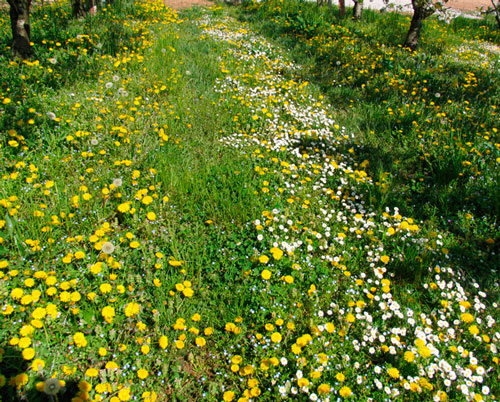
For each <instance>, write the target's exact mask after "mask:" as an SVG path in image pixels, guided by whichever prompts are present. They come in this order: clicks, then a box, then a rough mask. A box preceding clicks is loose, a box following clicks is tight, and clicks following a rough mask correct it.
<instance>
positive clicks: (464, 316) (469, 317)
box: [460, 313, 474, 324]
mask: <svg viewBox="0 0 500 402" xmlns="http://www.w3.org/2000/svg"><path fill="white" fill-rule="evenodd" d="M460 318H461V319H462V321H463V322H465V323H467V324H469V323H471V322H472V321H474V316H473V315H472V314H470V313H463V314H461V315H460Z"/></svg>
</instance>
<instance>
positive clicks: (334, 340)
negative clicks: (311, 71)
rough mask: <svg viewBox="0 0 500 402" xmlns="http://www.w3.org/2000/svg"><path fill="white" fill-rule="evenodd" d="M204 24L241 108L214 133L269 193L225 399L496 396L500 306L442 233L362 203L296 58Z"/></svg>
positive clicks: (346, 140)
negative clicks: (456, 258)
mask: <svg viewBox="0 0 500 402" xmlns="http://www.w3.org/2000/svg"><path fill="white" fill-rule="evenodd" d="M200 26H201V27H202V29H203V37H205V36H208V37H210V38H211V39H213V40H216V41H223V42H225V43H227V44H229V45H230V46H229V48H228V50H227V52H226V54H225V56H226V58H224V59H223V60H221V61H220V68H221V71H222V72H223V73H224V77H223V78H221V79H220V80H219V81H218V82H217V84H216V90H217V91H218V92H219V93H220V94H221V100H222V99H224V100H225V101H226V102H229V103H230V104H234V105H240V106H241V105H243V106H244V107H246V108H247V110H248V115H247V116H246V119H243V118H242V116H240V115H235V116H234V122H235V125H234V126H235V131H234V133H233V134H232V135H229V136H227V137H225V138H224V139H223V140H222V141H223V142H224V143H225V144H226V145H227V146H230V147H235V148H238V149H239V150H241V151H242V152H244V153H246V155H247V156H248V157H249V158H251V159H252V160H253V161H254V163H255V167H254V171H255V175H256V178H257V179H258V180H259V181H260V182H261V186H260V189H259V190H257V191H256V195H258V196H259V197H262V199H263V200H264V202H265V205H267V206H268V208H266V209H265V210H264V211H262V214H261V216H259V217H257V218H256V219H255V220H254V221H253V225H254V227H255V231H256V233H257V239H258V241H259V246H258V247H257V250H256V254H255V256H254V261H255V262H256V265H255V267H254V269H253V271H252V273H250V275H253V276H254V277H256V278H258V279H259V280H260V284H258V285H256V286H255V288H254V289H253V291H254V292H255V293H256V294H258V296H256V299H255V303H256V306H253V307H252V308H251V309H250V317H248V318H244V321H245V319H248V321H249V322H248V323H247V326H248V327H249V331H248V342H247V344H245V345H244V346H242V347H241V348H240V349H238V348H237V347H236V348H231V349H232V350H231V351H230V352H229V353H228V356H227V364H228V368H229V370H230V371H231V372H232V373H233V377H234V378H233V381H234V383H235V386H234V387H233V388H232V389H229V390H226V391H225V392H224V400H225V401H230V400H233V399H235V398H239V399H238V400H240V401H243V400H254V399H255V400H256V399H257V398H258V397H259V395H260V394H261V393H262V394H264V393H265V395H267V396H268V397H270V398H271V399H279V398H284V399H286V398H289V397H293V398H297V397H299V396H300V398H301V400H302V399H303V400H305V399H309V400H313V401H315V400H320V401H334V400H338V399H341V398H353V399H355V400H359V401H361V400H363V401H365V400H366V401H380V400H435V401H446V400H456V401H459V400H464V401H473V400H474V401H481V400H495V399H496V397H495V396H494V394H495V393H497V392H498V390H497V385H496V377H497V374H498V361H499V360H498V342H499V339H500V333H499V332H498V329H497V328H498V327H497V324H496V318H495V317H493V316H492V314H491V311H494V309H496V308H497V305H496V303H494V302H493V303H492V304H490V302H489V301H488V296H487V293H486V292H485V291H483V290H481V288H480V286H479V284H477V283H476V282H475V281H474V280H472V279H471V278H469V277H468V276H467V275H466V274H465V273H463V272H462V271H461V269H460V267H459V266H453V267H452V265H453V264H452V263H451V260H450V257H449V252H448V250H447V249H446V248H445V247H444V246H443V235H442V234H440V233H438V232H435V231H430V230H426V229H425V228H424V227H423V226H422V224H421V223H420V222H419V221H417V220H416V219H412V218H411V217H406V216H402V215H401V214H400V213H399V211H398V209H397V208H394V209H389V208H387V209H385V210H384V211H376V210H373V209H372V208H370V206H369V202H368V200H369V196H370V188H371V187H373V186H375V183H374V179H373V178H371V177H370V171H369V163H368V161H359V160H358V159H357V158H356V150H357V144H356V141H355V138H353V136H352V135H349V134H348V133H346V132H345V130H344V129H343V128H342V127H339V126H338V125H337V124H336V122H335V121H334V120H333V119H332V118H331V116H330V112H329V110H331V108H332V107H333V106H332V105H328V104H326V103H325V102H324V99H323V98H322V97H321V95H319V96H318V95H317V94H316V93H315V92H314V88H310V85H308V83H307V82H303V81H301V80H300V78H299V75H298V74H297V72H298V71H300V66H298V65H296V64H294V63H293V62H291V61H289V60H287V59H286V57H285V56H284V54H283V52H282V51H281V50H280V49H279V48H277V47H276V46H273V45H272V44H271V43H269V42H268V41H267V40H266V39H265V38H263V37H261V36H258V35H257V34H255V33H254V32H252V31H251V30H250V29H249V28H248V27H246V26H244V25H243V27H242V25H241V23H238V22H236V21H235V20H233V19H230V18H222V19H214V18H209V17H206V19H204V20H201V21H200ZM377 184H378V183H377ZM409 278H411V279H413V280H414V281H415V286H414V287H409V286H406V285H405V283H406V280H407V279H409ZM257 303H258V305H257ZM492 308H493V310H492ZM250 328H252V329H250ZM234 349H236V350H234ZM254 378H258V379H259V381H257V380H254Z"/></svg>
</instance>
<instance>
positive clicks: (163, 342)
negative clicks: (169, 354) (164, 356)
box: [158, 335, 168, 349]
mask: <svg viewBox="0 0 500 402" xmlns="http://www.w3.org/2000/svg"><path fill="white" fill-rule="evenodd" d="M158 343H159V345H160V348H162V349H165V348H166V347H167V346H168V338H167V337H166V336H165V335H162V336H160V340H159V341H158Z"/></svg>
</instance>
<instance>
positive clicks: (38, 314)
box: [31, 307, 47, 320]
mask: <svg viewBox="0 0 500 402" xmlns="http://www.w3.org/2000/svg"><path fill="white" fill-rule="evenodd" d="M46 315H47V310H45V309H44V308H43V307H37V308H36V309H35V310H34V311H33V312H32V313H31V316H32V317H33V318H34V319H36V320H41V319H43V318H44V317H45V316H46Z"/></svg>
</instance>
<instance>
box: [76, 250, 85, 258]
mask: <svg viewBox="0 0 500 402" xmlns="http://www.w3.org/2000/svg"><path fill="white" fill-rule="evenodd" d="M75 258H76V259H77V260H82V259H84V258H85V253H84V252H83V251H77V252H76V253H75Z"/></svg>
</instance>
